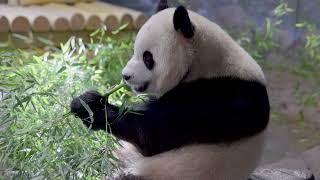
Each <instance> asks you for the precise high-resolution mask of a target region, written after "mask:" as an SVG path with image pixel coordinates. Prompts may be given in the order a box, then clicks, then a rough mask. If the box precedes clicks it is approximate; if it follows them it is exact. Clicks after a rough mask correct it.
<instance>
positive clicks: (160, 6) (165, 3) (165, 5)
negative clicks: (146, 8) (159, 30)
mask: <svg viewBox="0 0 320 180" xmlns="http://www.w3.org/2000/svg"><path fill="white" fill-rule="evenodd" d="M168 7H169V6H168V1H167V0H160V1H159V4H158V6H157V12H159V11H162V10H164V9H167V8H168Z"/></svg>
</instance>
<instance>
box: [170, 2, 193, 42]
mask: <svg viewBox="0 0 320 180" xmlns="http://www.w3.org/2000/svg"><path fill="white" fill-rule="evenodd" d="M173 25H174V29H175V30H176V31H178V32H181V33H182V34H183V36H184V37H185V38H192V37H193V35H194V30H195V28H194V26H193V24H192V23H191V20H190V18H189V14H188V11H187V9H186V8H185V7H183V6H179V7H177V9H176V10H175V12H174V15H173Z"/></svg>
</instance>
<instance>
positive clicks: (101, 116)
mask: <svg viewBox="0 0 320 180" xmlns="http://www.w3.org/2000/svg"><path fill="white" fill-rule="evenodd" d="M80 99H81V100H82V101H81V100H80ZM106 105H107V102H106V98H105V97H104V96H102V95H101V94H100V93H99V92H97V91H93V90H92V91H87V92H85V93H83V94H82V95H80V96H78V97H75V98H73V100H72V102H71V104H70V108H71V112H72V113H73V114H74V115H75V116H77V117H79V118H80V119H81V120H82V122H83V124H85V125H86V126H87V127H91V129H93V130H98V129H105V128H106V118H105V117H106V116H105V108H106ZM88 107H89V109H88ZM90 111H91V112H92V114H91V112H90Z"/></svg>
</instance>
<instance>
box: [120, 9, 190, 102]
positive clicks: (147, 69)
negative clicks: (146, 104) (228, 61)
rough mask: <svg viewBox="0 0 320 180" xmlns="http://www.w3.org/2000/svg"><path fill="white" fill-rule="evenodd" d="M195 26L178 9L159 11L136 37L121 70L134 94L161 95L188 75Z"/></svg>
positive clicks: (183, 11)
mask: <svg viewBox="0 0 320 180" xmlns="http://www.w3.org/2000/svg"><path fill="white" fill-rule="evenodd" d="M195 31H196V29H195V26H194V25H193V24H192V22H191V21H190V18H189V15H188V11H187V10H186V9H185V8H184V7H183V6H180V7H178V8H167V9H164V10H162V9H161V11H159V12H158V13H157V14H155V15H153V16H152V17H150V18H149V20H148V21H147V22H146V23H145V24H144V25H143V27H142V28H141V29H140V31H139V32H138V34H137V37H136V40H135V44H134V53H133V56H132V58H131V59H130V60H129V62H128V63H127V65H126V66H125V68H124V69H123V71H122V76H123V79H124V80H125V82H126V83H127V84H128V85H129V86H130V87H131V88H132V89H133V90H134V91H135V92H136V93H149V94H154V95H156V96H161V95H163V94H164V93H165V92H167V91H169V90H171V89H172V88H173V87H175V86H176V85H177V84H179V83H180V82H181V81H183V79H184V77H186V76H187V74H188V68H189V67H190V64H191V63H192V60H193V56H194V48H193V37H194V34H195Z"/></svg>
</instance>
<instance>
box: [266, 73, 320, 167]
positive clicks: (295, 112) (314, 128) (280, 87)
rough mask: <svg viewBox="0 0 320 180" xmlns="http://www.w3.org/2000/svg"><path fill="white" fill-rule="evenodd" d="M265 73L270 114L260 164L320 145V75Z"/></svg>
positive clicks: (292, 155)
mask: <svg viewBox="0 0 320 180" xmlns="http://www.w3.org/2000/svg"><path fill="white" fill-rule="evenodd" d="M265 75H266V78H267V80H268V93H269V96H270V101H271V109H272V115H271V121H270V125H269V128H268V132H269V133H268V143H267V146H266V150H265V154H264V157H263V160H262V164H266V163H271V162H274V161H277V160H279V159H282V158H284V157H295V156H297V155H298V154H300V153H301V152H303V151H305V150H307V149H310V148H311V147H313V146H315V145H319V144H320V101H319V97H320V83H319V81H320V78H318V79H317V78H316V77H309V78H304V77H301V76H299V75H295V74H294V73H292V72H290V71H285V70H274V69H268V70H265Z"/></svg>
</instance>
